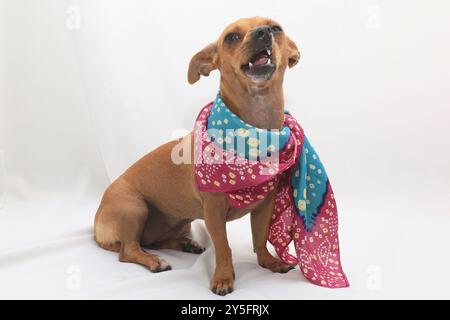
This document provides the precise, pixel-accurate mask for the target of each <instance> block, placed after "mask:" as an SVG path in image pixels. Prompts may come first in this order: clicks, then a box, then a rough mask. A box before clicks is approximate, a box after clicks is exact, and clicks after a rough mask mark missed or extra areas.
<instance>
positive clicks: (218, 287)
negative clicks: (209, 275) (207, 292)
mask: <svg viewBox="0 0 450 320" xmlns="http://www.w3.org/2000/svg"><path fill="white" fill-rule="evenodd" d="M233 279H234V272H232V273H230V274H228V275H226V276H224V275H220V276H219V275H214V277H213V279H212V281H211V291H212V292H214V293H215V294H218V295H219V296H224V295H227V294H229V293H231V292H233Z"/></svg>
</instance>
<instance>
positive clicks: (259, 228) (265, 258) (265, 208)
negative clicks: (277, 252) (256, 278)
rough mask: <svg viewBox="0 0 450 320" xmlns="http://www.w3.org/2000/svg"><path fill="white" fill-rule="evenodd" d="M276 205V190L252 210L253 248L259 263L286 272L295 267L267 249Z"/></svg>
mask: <svg viewBox="0 0 450 320" xmlns="http://www.w3.org/2000/svg"><path fill="white" fill-rule="evenodd" d="M274 206H275V192H272V193H271V194H270V195H269V196H268V197H267V198H266V199H265V200H264V202H263V203H262V204H261V205H260V206H259V207H258V208H256V209H255V210H253V211H252V212H251V216H250V220H251V225H252V237H253V250H254V251H255V252H256V255H257V258H258V263H259V265H260V266H261V267H263V268H267V269H269V270H270V271H272V272H279V273H286V272H288V271H289V270H291V269H294V267H293V266H290V265H287V264H285V263H283V262H282V261H281V260H279V259H277V258H275V257H274V256H272V254H271V253H270V252H269V250H267V238H268V234H269V225H270V219H271V216H272V212H273V209H274Z"/></svg>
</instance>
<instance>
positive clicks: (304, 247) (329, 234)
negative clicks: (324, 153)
mask: <svg viewBox="0 0 450 320" xmlns="http://www.w3.org/2000/svg"><path fill="white" fill-rule="evenodd" d="M217 99H218V100H219V103H221V105H222V107H223V108H227V107H226V106H225V105H224V104H223V102H221V101H220V97H219V98H217ZM216 103H217V100H216V102H215V103H214V105H213V103H210V104H208V105H207V106H205V107H204V108H203V109H202V110H201V112H200V113H199V115H198V117H197V120H196V124H195V128H194V136H195V158H196V159H195V179H196V183H197V187H198V189H199V190H200V191H202V192H223V193H226V194H227V195H228V199H229V201H230V204H231V206H233V207H235V208H245V207H247V206H249V205H250V204H252V203H254V202H257V201H260V200H262V199H264V198H265V197H266V196H267V194H268V193H269V192H271V191H272V190H274V189H275V188H276V197H275V208H274V211H273V214H272V220H271V224H270V228H269V235H268V239H269V242H270V243H271V244H272V245H273V246H274V248H275V250H276V252H277V254H278V256H279V257H280V258H281V260H282V261H283V262H284V263H286V264H291V265H295V264H298V265H299V267H300V271H301V272H302V273H303V275H304V276H305V277H306V278H307V279H308V280H309V281H311V282H313V283H315V284H317V285H319V286H323V287H329V288H341V287H348V286H349V283H348V280H347V278H346V276H345V274H344V272H343V270H342V266H341V262H340V255H339V241H338V216H337V208H336V202H335V199H334V194H333V190H332V189H331V185H330V184H329V182H328V179H326V180H323V181H324V182H323V184H322V185H321V186H316V187H314V184H313V183H312V182H314V181H312V180H313V179H315V176H313V175H311V174H310V173H309V172H311V171H312V170H313V169H314V170H316V171H319V173H321V172H320V171H321V170H320V169H317V168H316V167H315V166H319V168H322V167H321V163H320V162H317V164H316V163H315V162H308V163H307V162H306V155H304V154H303V153H305V154H307V153H308V149H309V152H310V153H311V152H314V150H313V149H312V147H309V142H308V141H307V139H306V137H305V135H304V133H303V129H302V128H301V127H300V125H299V124H298V123H297V121H296V120H295V119H294V118H293V117H292V116H290V115H289V114H286V115H285V120H284V126H285V127H287V128H289V129H290V136H289V138H288V140H287V142H286V144H284V148H283V149H282V150H280V152H279V155H278V158H277V161H270V160H269V161H265V160H261V159H260V158H259V157H258V158H257V159H256V160H251V159H248V158H246V157H245V156H243V154H236V151H235V150H228V149H227V148H225V149H224V148H221V147H220V145H218V144H217V141H216V143H214V142H213V141H212V140H214V139H211V135H210V134H209V133H208V129H210V128H209V127H208V120H209V119H210V115H211V114H212V113H213V112H214V111H215V112H216V114H217V110H216V109H214V111H211V110H212V108H216V107H217V108H218V110H219V111H220V105H219V106H216ZM226 112H227V115H229V116H227V117H225V118H224V119H223V121H225V122H226V123H228V121H229V120H228V118H231V117H233V118H236V117H237V116H236V115H234V114H233V113H232V112H230V111H229V109H227V111H226ZM237 119H238V121H240V122H241V123H242V127H243V128H246V127H251V126H250V125H248V124H245V123H244V122H243V121H242V120H239V118H237ZM239 130H241V129H239ZM239 130H237V131H239ZM242 130H246V129H242ZM256 130H260V131H263V130H261V129H256ZM258 132H259V131H258ZM251 141H252V143H253V142H254V141H253V140H251ZM305 146H308V148H305ZM302 150H304V151H303V152H302ZM311 150H312V151H311ZM303 156H304V159H303V160H302V157H303ZM312 157H314V159H317V158H316V155H315V154H313V155H312ZM312 159H313V158H311V161H313V160H312ZM317 161H320V160H317ZM306 170H309V171H308V173H306ZM322 170H323V171H324V169H322ZM301 175H304V177H305V179H304V181H306V182H303V184H305V183H306V185H305V186H304V188H303V186H302V187H301V188H302V189H300V190H298V189H297V188H296V187H295V186H294V187H293V182H295V181H296V180H295V179H297V180H298V181H300V180H299V178H298V177H299V176H301ZM316 175H317V173H316ZM317 176H318V175H317ZM320 182H321V181H320V180H317V182H316V183H320ZM297 183H300V182H297ZM320 187H321V188H322V190H323V192H322V194H320V197H319V195H317V198H318V199H319V200H317V201H316V202H317V204H316V208H315V212H314V213H313V214H312V215H310V216H307V213H308V210H306V207H307V206H313V205H314V201H315V200H314V199H313V197H316V193H315V192H317V191H316V190H320ZM310 188H311V189H310ZM314 188H315V189H314ZM307 190H308V195H307ZM309 198H311V199H309ZM318 201H319V202H318ZM291 242H293V243H294V247H295V251H296V256H293V255H291V254H290V253H289V248H288V246H289V244H290V243H291Z"/></svg>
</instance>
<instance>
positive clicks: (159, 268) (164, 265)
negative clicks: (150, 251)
mask: <svg viewBox="0 0 450 320" xmlns="http://www.w3.org/2000/svg"><path fill="white" fill-rule="evenodd" d="M148 268H149V269H150V271H151V272H155V273H156V272H163V271H169V270H172V266H171V265H170V264H169V263H168V262H167V261H166V260H164V259H161V258H159V259H158V260H157V261H155V263H152V264H151V265H149V266H148Z"/></svg>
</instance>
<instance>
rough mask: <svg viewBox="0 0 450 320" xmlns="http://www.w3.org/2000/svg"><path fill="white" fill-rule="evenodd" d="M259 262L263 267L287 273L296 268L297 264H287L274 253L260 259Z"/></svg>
mask: <svg viewBox="0 0 450 320" xmlns="http://www.w3.org/2000/svg"><path fill="white" fill-rule="evenodd" d="M258 263H259V265H260V266H261V267H263V268H266V269H269V270H270V271H272V272H276V273H286V272H289V271H290V270H292V269H294V268H295V266H293V265H289V264H285V263H283V262H282V261H281V260H279V259H277V258H274V257H273V256H272V255H270V256H266V257H264V258H260V259H258Z"/></svg>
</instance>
